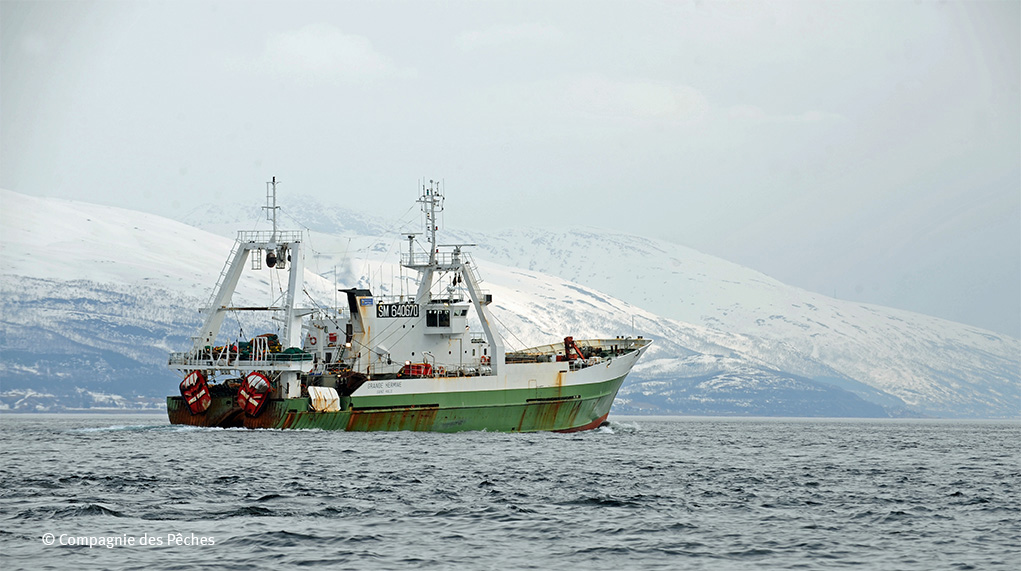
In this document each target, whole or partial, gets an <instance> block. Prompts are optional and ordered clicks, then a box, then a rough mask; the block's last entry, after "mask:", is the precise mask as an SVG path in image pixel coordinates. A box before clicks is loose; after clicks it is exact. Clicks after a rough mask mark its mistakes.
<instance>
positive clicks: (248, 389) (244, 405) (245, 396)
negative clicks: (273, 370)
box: [238, 372, 273, 418]
mask: <svg viewBox="0 0 1021 571" xmlns="http://www.w3.org/2000/svg"><path fill="white" fill-rule="evenodd" d="M272 388H273V387H272V385H271V384H270V382H269V379H267V378H266V375H263V374H262V373H259V372H252V373H248V376H246V377H245V380H244V382H242V383H241V388H240V389H238V406H240V407H241V409H242V410H244V411H245V414H246V415H248V416H251V417H253V418H254V417H256V416H259V413H261V412H262V407H263V406H265V405H266V401H267V400H269V393H270V391H271V390H272Z"/></svg>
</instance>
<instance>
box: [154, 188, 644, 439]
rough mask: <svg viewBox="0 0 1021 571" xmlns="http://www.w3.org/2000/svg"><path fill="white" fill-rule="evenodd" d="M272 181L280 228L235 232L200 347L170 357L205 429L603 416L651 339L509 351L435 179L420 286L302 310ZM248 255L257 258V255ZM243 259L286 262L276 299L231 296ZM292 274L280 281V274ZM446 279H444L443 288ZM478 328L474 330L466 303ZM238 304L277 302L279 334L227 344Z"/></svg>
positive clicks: (559, 422) (570, 427) (536, 424)
mask: <svg viewBox="0 0 1021 571" xmlns="http://www.w3.org/2000/svg"><path fill="white" fill-rule="evenodd" d="M276 186H277V181H276V177H273V180H272V181H270V182H269V183H267V206H266V207H264V208H265V209H266V210H267V217H268V218H269V219H270V220H272V222H273V227H272V230H268V231H239V232H238V236H237V241H236V242H235V244H234V249H233V251H232V252H231V254H230V257H229V258H228V260H227V263H226V265H225V266H224V269H223V272H222V273H221V275H220V280H219V282H218V283H217V285H216V287H215V288H214V292H213V295H212V297H211V300H210V303H209V305H208V307H206V308H205V309H204V315H205V319H204V322H203V324H202V328H201V329H200V330H199V332H198V335H196V336H195V337H194V338H193V341H192V346H191V348H190V350H188V351H186V352H180V353H172V354H171V355H170V359H169V366H170V367H171V368H173V369H176V370H178V371H180V373H181V374H182V375H183V380H182V381H181V385H180V392H181V394H180V395H174V396H169V397H167V413H168V415H169V417H170V422H171V423H172V424H183V425H194V426H209V427H246V428H281V429H282V428H295V429H297V428H308V429H311V428H316V429H324V430H358V431H369V430H420V431H437V432H456V431H463V430H489V431H501V432H531V431H564V432H570V431H579V430H589V429H593V428H596V427H598V426H600V425H601V424H602V423H604V422H605V421H606V418H607V415H608V414H609V412H610V407H611V405H612V404H613V400H614V398H615V397H616V395H617V390H618V389H619V388H620V385H621V383H622V382H623V381H624V378H625V377H626V376H627V374H628V373H629V372H630V371H631V368H632V367H633V366H634V365H635V363H636V362H637V361H638V358H639V357H640V356H641V355H642V353H643V352H645V350H646V349H648V347H649V344H650V343H651V340H649V339H644V338H642V337H637V338H631V337H617V338H612V339H611V338H606V339H587V340H576V339H574V338H573V337H570V336H567V337H564V338H563V340H562V341H560V340H558V341H557V342H554V343H550V344H548V345H542V346H538V347H532V348H528V349H522V350H515V351H510V352H508V351H506V350H505V348H504V344H503V341H502V340H501V338H500V336H499V335H498V334H497V332H496V331H495V330H494V328H493V325H492V322H493V320H492V315H491V313H490V311H491V309H490V306H491V304H492V301H493V297H492V295H491V294H490V293H488V292H487V291H484V290H482V289H481V287H480V279H479V275H478V269H477V267H476V265H475V263H474V261H473V260H472V258H471V256H470V254H469V252H468V251H467V250H466V248H468V247H470V246H472V244H456V245H440V244H438V243H437V237H436V234H437V231H438V229H439V226H438V222H437V215H438V213H439V212H440V211H442V208H443V196H442V194H441V190H440V187H439V185H438V183H434V182H432V181H430V183H429V184H428V185H423V187H422V195H421V196H420V198H419V199H418V202H419V203H420V204H421V208H422V211H423V213H424V215H425V222H426V232H425V235H426V236H427V240H428V249H427V250H425V249H422V248H420V247H419V246H418V243H417V238H418V236H421V234H407V235H406V238H407V244H408V251H407V253H404V252H402V253H401V264H402V266H403V267H404V268H407V269H408V270H411V271H413V272H417V275H418V286H417V293H416V294H414V295H413V296H411V295H409V296H380V295H373V293H372V292H371V291H370V290H368V289H362V288H347V289H339V290H338V291H339V292H342V293H344V294H345V297H346V302H347V303H346V305H345V306H341V307H335V308H332V309H322V308H321V307H320V306H316V307H312V308H309V307H301V306H299V303H298V301H299V300H298V296H299V294H301V293H302V292H303V274H304V271H305V268H304V263H303V249H302V248H303V233H302V232H301V231H291V230H286V231H285V230H278V229H277V210H278V208H279V207H278V206H277V204H276ZM249 262H250V263H249ZM246 267H247V268H249V269H250V270H251V271H269V272H287V289H286V292H285V293H284V295H282V296H281V297H280V299H279V303H276V305H273V306H259V307H253V306H234V305H233V304H232V297H233V293H234V291H235V289H236V288H237V286H238V283H239V280H240V279H241V278H242V275H243V274H244V273H245V270H246ZM281 281H282V280H281ZM444 284H446V285H444ZM470 311H474V314H475V316H477V318H478V325H479V326H480V327H481V330H479V331H473V330H472V329H471V327H470V326H469V312H470ZM229 312H269V313H271V314H272V315H273V317H274V319H275V320H276V321H277V322H278V323H279V324H280V325H279V327H278V331H276V332H273V333H266V334H262V335H258V336H255V337H252V338H251V339H248V340H235V341H234V342H230V341H227V342H223V343H222V344H217V343H218V338H219V337H220V332H221V331H220V330H221V326H222V325H223V322H224V318H225V316H226V315H227V314H228V313H229Z"/></svg>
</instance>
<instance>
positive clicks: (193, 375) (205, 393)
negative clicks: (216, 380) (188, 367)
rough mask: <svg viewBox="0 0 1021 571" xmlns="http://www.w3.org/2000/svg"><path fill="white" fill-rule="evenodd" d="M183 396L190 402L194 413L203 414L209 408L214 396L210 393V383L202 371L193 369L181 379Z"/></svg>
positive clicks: (185, 400) (189, 407)
mask: <svg viewBox="0 0 1021 571" xmlns="http://www.w3.org/2000/svg"><path fill="white" fill-rule="evenodd" d="M181 396H182V397H184V402H186V403H188V409H189V410H191V413H192V414H202V413H203V412H206V410H208V409H209V405H210V404H211V403H212V402H213V397H212V396H210V394H209V383H208V382H206V376H205V375H203V374H202V371H192V372H190V373H188V375H187V376H186V377H184V380H183V381H181Z"/></svg>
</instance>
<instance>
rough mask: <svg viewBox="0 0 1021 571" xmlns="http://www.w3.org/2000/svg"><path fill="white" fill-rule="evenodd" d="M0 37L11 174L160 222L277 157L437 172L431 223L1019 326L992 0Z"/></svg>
mask: <svg viewBox="0 0 1021 571" xmlns="http://www.w3.org/2000/svg"><path fill="white" fill-rule="evenodd" d="M0 40H2V45H0V144H2V149H0V186H2V187H4V188H7V189H10V190H14V191H18V192H22V193H26V194H32V195H44V196H56V197H65V198H74V199H81V200H88V201H93V202H98V203H102V204H115V205H121V206H126V207H129V208H135V209H139V210H144V211H149V212H156V213H162V214H166V215H170V216H180V215H182V214H183V213H184V212H187V211H188V210H189V209H190V208H191V206H190V205H192V204H194V203H196V202H206V201H210V200H238V199H242V198H247V199H249V200H252V201H253V202H261V200H262V193H263V192H264V188H265V187H264V181H266V180H268V179H269V177H270V176H273V175H275V176H277V177H279V178H280V179H281V180H282V181H284V182H285V184H286V187H281V188H282V190H283V189H284V188H286V191H287V192H294V193H299V192H300V193H305V194H311V195H315V196H317V197H319V198H320V199H321V200H323V201H324V202H336V203H342V204H347V205H350V206H352V207H355V208H358V209H362V210H365V211H367V212H369V213H374V214H388V213H389V214H393V215H399V214H401V213H403V212H405V211H406V210H407V208H408V207H409V206H410V205H411V203H412V201H413V200H414V199H415V197H416V185H417V184H418V181H419V180H420V179H421V178H423V177H425V178H430V177H434V178H442V179H443V180H444V181H445V188H446V193H447V196H448V203H447V212H446V223H447V225H450V226H457V227H463V228H468V229H485V228H493V227H501V226H517V225H529V226H561V225H563V226H578V225H587V226H597V227H602V228H607V229H613V230H620V231H624V232H631V233H636V234H640V235H646V236H650V237H656V238H662V239H667V240H671V241H674V242H677V243H680V244H684V245H688V246H692V247H694V248H697V249H699V250H702V251H704V252H707V253H710V254H714V255H717V256H720V257H723V258H726V259H728V260H731V261H733V262H737V263H739V264H742V265H746V266H749V267H752V268H755V269H757V270H760V271H762V272H765V273H767V274H769V275H771V276H773V277H775V278H777V279H780V280H782V281H785V282H787V283H790V284H793V285H797V286H801V287H804V288H807V289H810V290H814V291H818V292H820V293H824V294H827V295H835V296H837V297H839V298H843V299H852V300H860V301H865V302H872V303H880V304H884V305H889V306H893V307H900V308H904V309H908V310H912V311H919V312H923V313H927V314H930V315H936V316H940V317H945V318H948V319H952V320H955V321H960V322H964V323H969V324H974V325H977V326H980V327H984V328H987V329H992V330H995V331H999V332H1005V333H1009V334H1011V335H1014V336H1016V337H1021V158H1019V157H1021V91H1019V75H1021V3H1019V2H1017V1H1013V0H1011V1H1004V2H986V3H983V2H963V3H957V2H939V3H934V2H924V1H923V2H897V1H884V2H861V1H858V2H772V3H768V2H766V3H763V2H749V3H741V2H731V3H718V2H712V1H705V2H679V1H678V2H636V1H633V0H632V1H619V2H594V1H589V0H586V1H579V2H566V1H547V2H522V1H516V2H465V3H461V2H451V1H443V2H420V1H415V2H373V3H368V2H351V3H341V2H323V3H303V2H240V1H233V2H223V1H200V2H182V1H173V2H144V1H131V2H40V1H34V2H12V1H7V0H4V1H3V2H2V3H0ZM594 246H596V247H597V245H594ZM0 263H2V262H0ZM621 271H626V268H621Z"/></svg>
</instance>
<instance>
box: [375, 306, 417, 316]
mask: <svg viewBox="0 0 1021 571" xmlns="http://www.w3.org/2000/svg"><path fill="white" fill-rule="evenodd" d="M418 307H419V306H418V304H417V303H379V304H376V317H379V318H390V317H418V311H419V310H418Z"/></svg>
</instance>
